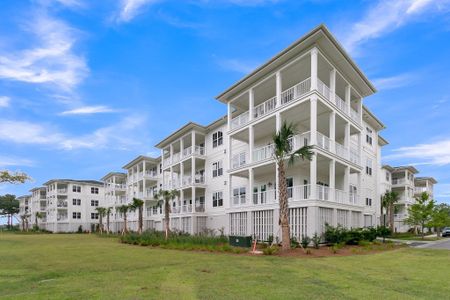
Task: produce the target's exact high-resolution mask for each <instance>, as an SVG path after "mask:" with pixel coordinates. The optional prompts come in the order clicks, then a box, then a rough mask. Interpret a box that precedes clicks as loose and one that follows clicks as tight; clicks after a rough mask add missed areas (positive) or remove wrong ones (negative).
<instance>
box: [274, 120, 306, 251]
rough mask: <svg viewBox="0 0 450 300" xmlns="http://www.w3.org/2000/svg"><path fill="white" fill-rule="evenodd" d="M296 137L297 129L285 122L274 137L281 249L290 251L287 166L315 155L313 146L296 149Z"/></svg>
mask: <svg viewBox="0 0 450 300" xmlns="http://www.w3.org/2000/svg"><path fill="white" fill-rule="evenodd" d="M295 135H296V127H295V125H294V124H292V123H289V124H288V123H286V122H283V125H282V126H281V128H280V131H278V132H277V133H275V134H274V135H273V144H274V150H273V156H274V159H275V161H276V163H277V167H278V183H277V184H278V199H279V205H280V221H279V223H280V225H281V248H282V250H288V249H289V248H290V247H291V241H290V227H289V206H288V194H287V184H286V165H285V161H286V160H288V163H289V165H292V164H293V163H294V162H295V160H296V159H297V158H301V159H302V160H305V159H307V160H311V159H312V156H313V155H314V153H313V152H311V146H303V147H301V148H299V149H297V150H295V149H294V143H293V141H292V139H293V137H294V136H295Z"/></svg>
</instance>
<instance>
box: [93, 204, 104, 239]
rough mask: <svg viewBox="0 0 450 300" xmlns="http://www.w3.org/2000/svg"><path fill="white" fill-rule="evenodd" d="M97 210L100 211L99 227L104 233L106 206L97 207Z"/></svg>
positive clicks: (101, 232)
mask: <svg viewBox="0 0 450 300" xmlns="http://www.w3.org/2000/svg"><path fill="white" fill-rule="evenodd" d="M95 210H96V211H97V212H98V224H99V226H98V227H99V230H100V234H103V217H104V216H106V208H104V207H97V208H96V209H95Z"/></svg>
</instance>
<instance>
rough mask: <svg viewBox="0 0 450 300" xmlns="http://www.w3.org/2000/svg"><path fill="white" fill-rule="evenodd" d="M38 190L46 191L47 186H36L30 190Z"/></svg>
mask: <svg viewBox="0 0 450 300" xmlns="http://www.w3.org/2000/svg"><path fill="white" fill-rule="evenodd" d="M37 190H44V191H46V190H47V188H46V187H45V186H40V187H35V188H32V189H31V190H30V192H34V191H37Z"/></svg>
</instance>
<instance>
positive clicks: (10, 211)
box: [0, 194, 19, 228]
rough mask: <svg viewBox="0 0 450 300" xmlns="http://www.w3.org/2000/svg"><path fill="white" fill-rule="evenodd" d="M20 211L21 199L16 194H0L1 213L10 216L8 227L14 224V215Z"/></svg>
mask: <svg viewBox="0 0 450 300" xmlns="http://www.w3.org/2000/svg"><path fill="white" fill-rule="evenodd" d="M18 213H19V200H17V199H16V196H15V195H11V194H6V195H4V196H0V215H5V216H7V218H8V221H7V227H8V228H11V226H12V225H13V217H14V215H16V214H18Z"/></svg>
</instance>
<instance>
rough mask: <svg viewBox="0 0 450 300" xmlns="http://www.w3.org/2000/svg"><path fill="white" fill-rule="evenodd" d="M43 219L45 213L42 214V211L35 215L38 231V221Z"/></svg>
mask: <svg viewBox="0 0 450 300" xmlns="http://www.w3.org/2000/svg"><path fill="white" fill-rule="evenodd" d="M43 217H44V213H42V212H40V211H37V212H36V213H35V214H34V224H35V227H36V229H39V224H38V220H39V219H42V218H43Z"/></svg>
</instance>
